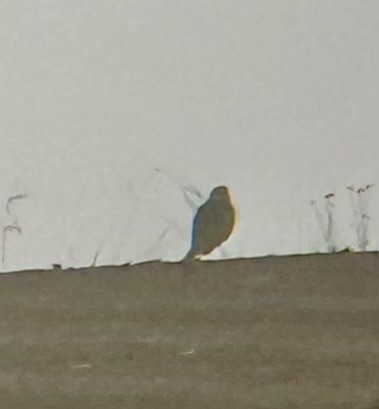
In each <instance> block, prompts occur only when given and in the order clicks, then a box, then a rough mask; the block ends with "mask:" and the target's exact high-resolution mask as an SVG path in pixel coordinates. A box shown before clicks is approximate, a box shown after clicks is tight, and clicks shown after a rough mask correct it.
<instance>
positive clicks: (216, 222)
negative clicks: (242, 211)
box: [183, 186, 236, 261]
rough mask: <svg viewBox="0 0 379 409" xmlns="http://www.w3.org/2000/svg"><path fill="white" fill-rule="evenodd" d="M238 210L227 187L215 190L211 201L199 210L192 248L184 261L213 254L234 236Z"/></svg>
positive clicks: (193, 231) (193, 228) (219, 187)
mask: <svg viewBox="0 0 379 409" xmlns="http://www.w3.org/2000/svg"><path fill="white" fill-rule="evenodd" d="M235 223H236V210H235V207H234V206H233V204H232V198H231V195H230V192H229V190H228V188H227V187H226V186H218V187H216V188H214V189H213V190H212V192H211V194H210V196H209V199H208V200H207V201H206V202H205V203H204V204H203V205H202V206H200V207H199V208H198V210H197V213H196V215H195V218H194V221H193V227H192V240H191V248H190V250H189V252H188V253H187V255H186V256H185V257H184V259H183V261H190V260H193V259H195V258H198V257H200V256H204V255H206V254H209V253H211V252H212V251H213V250H214V249H215V248H216V247H219V246H221V244H222V243H224V241H226V240H227V239H228V238H229V236H230V235H231V234H232V232H233V229H234V226H235Z"/></svg>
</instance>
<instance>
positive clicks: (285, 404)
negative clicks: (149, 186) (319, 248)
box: [0, 253, 379, 409]
mask: <svg viewBox="0 0 379 409" xmlns="http://www.w3.org/2000/svg"><path fill="white" fill-rule="evenodd" d="M0 317H1V319H0V407H1V408H4V409H13V408H25V409H26V408H28V409H34V408H35V409H45V408H49V409H58V408H59V409H94V408H96V409H100V408H107V409H121V408H123V409H124V408H126V409H134V408H139V409H271V408H272V409H296V408H301V409H308V408H309V409H350V408H351V409H379V255H377V254H374V253H371V254H349V253H346V254H336V255H314V256H295V257H268V258H263V259H253V260H232V261H222V262H194V263H192V264H188V265H182V264H168V263H158V262H157V263H147V264H141V265H137V266H126V267H101V268H95V269H83V270H65V271H59V270H54V271H33V272H21V273H12V274H3V275H1V276H0Z"/></svg>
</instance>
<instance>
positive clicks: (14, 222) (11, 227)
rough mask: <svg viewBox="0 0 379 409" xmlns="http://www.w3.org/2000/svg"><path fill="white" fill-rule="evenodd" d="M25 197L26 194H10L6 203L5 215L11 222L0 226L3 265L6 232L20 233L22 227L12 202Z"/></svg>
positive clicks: (3, 261) (3, 262) (3, 260)
mask: <svg viewBox="0 0 379 409" xmlns="http://www.w3.org/2000/svg"><path fill="white" fill-rule="evenodd" d="M26 197H27V195H26V194H17V195H14V196H10V197H9V198H8V200H7V204H6V212H7V215H8V216H9V217H10V220H11V222H10V223H8V224H6V225H3V227H2V255H1V261H2V264H3V266H4V264H5V249H6V242H7V237H8V232H11V231H16V232H17V233H18V234H21V233H22V229H21V227H20V225H19V223H18V217H17V213H16V211H15V209H14V207H13V203H14V202H15V201H17V200H21V199H25V198H26Z"/></svg>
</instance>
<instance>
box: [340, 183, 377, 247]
mask: <svg viewBox="0 0 379 409" xmlns="http://www.w3.org/2000/svg"><path fill="white" fill-rule="evenodd" d="M373 187H374V185H373V184H369V185H366V186H363V187H359V188H357V189H355V188H354V186H347V187H346V189H347V190H348V191H349V196H350V203H351V208H352V211H353V228H354V230H355V232H356V236H357V243H358V250H359V251H366V250H367V246H368V244H369V240H368V228H369V221H370V220H371V218H370V216H369V215H368V198H369V196H368V195H369V194H370V192H371V189H372V188H373Z"/></svg>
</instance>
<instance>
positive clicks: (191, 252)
mask: <svg viewBox="0 0 379 409" xmlns="http://www.w3.org/2000/svg"><path fill="white" fill-rule="evenodd" d="M195 257H196V252H195V250H194V249H192V248H191V249H190V250H189V252H188V253H187V254H186V255H185V256H184V258H183V259H182V263H189V262H191V261H194V260H195Z"/></svg>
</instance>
